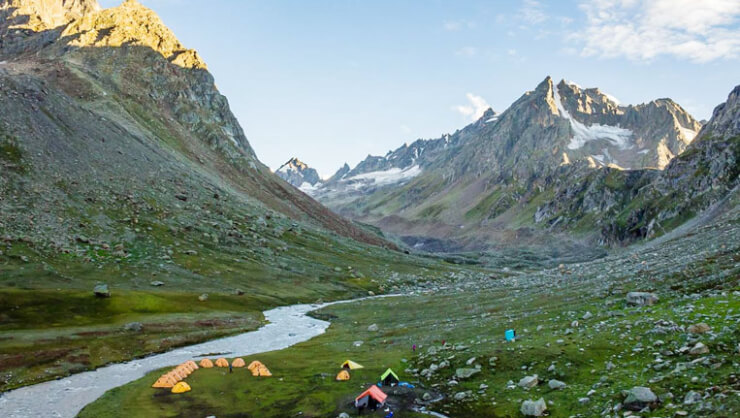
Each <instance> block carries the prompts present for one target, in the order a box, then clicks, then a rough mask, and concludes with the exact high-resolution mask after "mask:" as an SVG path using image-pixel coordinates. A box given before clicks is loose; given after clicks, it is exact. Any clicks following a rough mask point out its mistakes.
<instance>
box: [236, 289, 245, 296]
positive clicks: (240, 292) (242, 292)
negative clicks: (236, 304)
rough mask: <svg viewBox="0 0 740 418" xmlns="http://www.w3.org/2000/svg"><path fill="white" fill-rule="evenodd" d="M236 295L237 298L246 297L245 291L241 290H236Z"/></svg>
mask: <svg viewBox="0 0 740 418" xmlns="http://www.w3.org/2000/svg"><path fill="white" fill-rule="evenodd" d="M234 294H235V295H237V296H244V291H243V290H241V289H235V290H234Z"/></svg>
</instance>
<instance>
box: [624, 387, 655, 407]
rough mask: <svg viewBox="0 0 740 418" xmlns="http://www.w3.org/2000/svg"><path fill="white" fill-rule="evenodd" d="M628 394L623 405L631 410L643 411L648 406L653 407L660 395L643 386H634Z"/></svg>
mask: <svg viewBox="0 0 740 418" xmlns="http://www.w3.org/2000/svg"><path fill="white" fill-rule="evenodd" d="M626 395H627V397H626V398H625V399H624V402H622V405H624V407H625V408H626V409H629V410H630V411H641V410H643V409H644V408H647V407H650V408H651V409H652V408H653V407H654V406H656V403H657V401H658V397H657V396H655V394H654V393H653V391H652V390H650V388H646V387H643V386H635V387H633V388H632V389H630V390H629V391H627V393H626Z"/></svg>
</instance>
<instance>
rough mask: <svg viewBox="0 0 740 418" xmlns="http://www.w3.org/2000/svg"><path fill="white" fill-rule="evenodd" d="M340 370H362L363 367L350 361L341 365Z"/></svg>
mask: <svg viewBox="0 0 740 418" xmlns="http://www.w3.org/2000/svg"><path fill="white" fill-rule="evenodd" d="M342 368H343V369H350V370H354V369H362V368H364V366H363V365H362V364H359V363H355V362H354V361H352V360H346V361H345V362H344V363H342Z"/></svg>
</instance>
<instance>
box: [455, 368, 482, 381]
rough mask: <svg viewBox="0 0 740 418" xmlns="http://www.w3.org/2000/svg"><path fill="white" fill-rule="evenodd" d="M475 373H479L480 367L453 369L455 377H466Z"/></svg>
mask: <svg viewBox="0 0 740 418" xmlns="http://www.w3.org/2000/svg"><path fill="white" fill-rule="evenodd" d="M476 373H480V369H473V368H460V369H457V370H455V377H456V378H457V379H458V380H459V379H468V378H470V377H471V376H473V375H475V374H476Z"/></svg>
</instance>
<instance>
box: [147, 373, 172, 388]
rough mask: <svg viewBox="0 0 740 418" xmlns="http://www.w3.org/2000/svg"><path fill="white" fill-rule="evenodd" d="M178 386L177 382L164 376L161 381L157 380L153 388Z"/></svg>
mask: <svg viewBox="0 0 740 418" xmlns="http://www.w3.org/2000/svg"><path fill="white" fill-rule="evenodd" d="M176 384H177V381H175V379H173V378H172V377H170V376H167V375H162V376H161V377H160V378H159V379H157V381H156V382H154V384H153V385H152V387H153V388H171V387H173V386H175V385H176Z"/></svg>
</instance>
